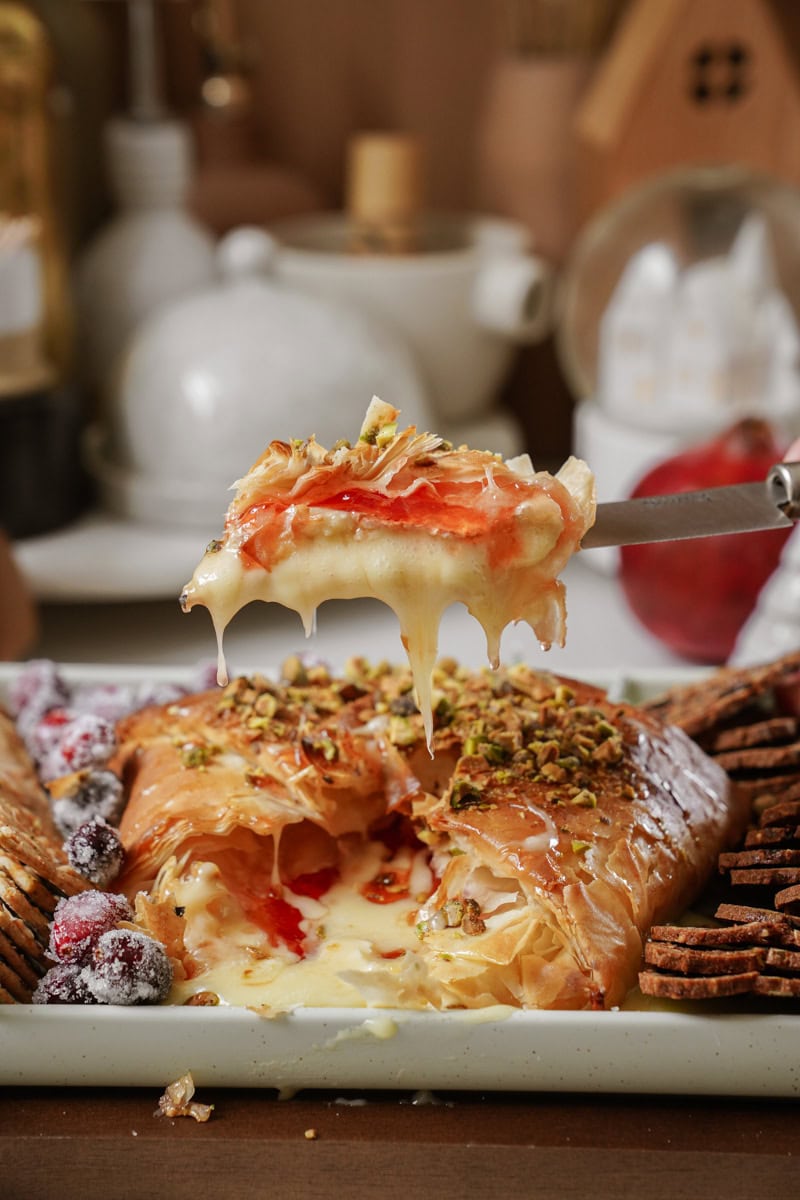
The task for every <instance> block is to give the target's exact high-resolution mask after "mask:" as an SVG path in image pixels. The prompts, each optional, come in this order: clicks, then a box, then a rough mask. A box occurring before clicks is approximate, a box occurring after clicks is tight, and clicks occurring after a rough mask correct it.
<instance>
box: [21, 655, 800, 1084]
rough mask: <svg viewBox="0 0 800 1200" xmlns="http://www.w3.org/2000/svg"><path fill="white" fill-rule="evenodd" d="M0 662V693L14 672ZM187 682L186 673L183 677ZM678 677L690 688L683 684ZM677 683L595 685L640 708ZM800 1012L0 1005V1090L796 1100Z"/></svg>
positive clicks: (129, 674)
mask: <svg viewBox="0 0 800 1200" xmlns="http://www.w3.org/2000/svg"><path fill="white" fill-rule="evenodd" d="M13 670H14V668H13V667H8V666H0V689H1V688H2V686H3V684H7V683H8V681H9V680H10V679H11V678H12V677H13ZM65 673H66V674H67V675H68V677H69V678H70V679H72V680H73V681H76V682H80V681H82V680H86V681H87V682H92V683H98V682H111V681H114V682H123V683H125V682H137V681H142V680H145V679H154V678H155V679H161V680H165V679H176V678H180V677H181V674H182V672H180V671H179V670H176V669H174V668H172V669H170V668H165V667H154V668H145V667H143V668H137V669H135V670H132V669H131V668H130V667H124V668H123V667H120V668H113V667H91V668H85V667H72V668H67V669H66V671H65ZM183 674H185V672H183ZM696 674H697V673H696V672H691V677H696ZM688 677H689V673H686V674H681V675H678V674H675V673H673V674H669V675H667V674H664V673H661V674H659V675H655V674H647V675H645V676H638V677H633V676H629V677H622V676H615V677H611V676H606V677H605V678H601V677H599V676H598V675H597V674H596V673H593V674H592V678H593V679H594V680H595V681H596V682H599V683H603V684H605V685H607V686H608V687H609V689H610V690H611V691H612V692H613V694H615V695H622V694H625V695H631V697H632V698H635V699H640V698H641V697H642V696H643V695H646V694H653V693H655V692H657V691H659V690H661V689H662V688H664V687H666V686H669V685H670V684H672V683H675V682H678V681H679V680H680V679H684V678H688ZM798 1045H800V1014H795V1013H776V1012H775V1011H770V1012H767V1011H764V1012H759V1011H753V1010H752V1007H751V1008H750V1009H749V1010H747V1011H745V1010H744V1009H743V1008H742V1009H741V1010H737V1009H736V1008H735V1007H732V1006H731V1007H728V1008H726V1009H725V1010H724V1011H720V1010H719V1009H712V1008H711V1007H709V1008H708V1009H707V1010H706V1009H703V1008H702V1006H696V1008H695V1011H693V1012H685V1011H659V1010H656V1011H633V1010H627V1009H623V1010H620V1011H612V1012H600V1013H589V1012H520V1011H517V1010H512V1009H508V1008H492V1009H486V1010H479V1011H454V1012H446V1013H441V1012H405V1011H395V1010H388V1009H377V1008H363V1009H347V1010H343V1009H300V1010H296V1011H294V1012H293V1013H290V1014H287V1015H284V1016H280V1017H263V1016H259V1015H258V1014H256V1013H254V1012H250V1011H248V1010H245V1009H233V1008H224V1007H220V1008H170V1007H168V1006H163V1007H158V1008H130V1009H127V1008H117V1007H109V1008H103V1007H87V1008H84V1007H78V1006H71V1005H65V1006H53V1007H36V1006H32V1005H22V1004H20V1005H11V1006H2V1005H0V1085H3V1086H7V1085H35V1086H76V1087H80V1086H124V1087H139V1086H155V1087H163V1086H165V1085H166V1084H167V1083H169V1082H170V1081H171V1080H173V1079H176V1078H177V1077H178V1076H180V1075H182V1074H183V1073H184V1072H185V1071H191V1072H192V1075H193V1077H194V1080H195V1082H196V1083H197V1084H199V1085H215V1086H219V1087H254V1088H276V1089H278V1090H279V1091H281V1092H284V1093H286V1092H291V1091H294V1090H296V1089H301V1088H326V1089H353V1088H355V1089H374V1088H378V1089H387V1088H388V1089H403V1090H405V1089H412V1090H416V1089H436V1090H445V1089H446V1090H453V1089H455V1090H465V1089H474V1090H479V1091H487V1090H503V1091H506V1090H507V1091H540V1092H557V1091H565V1092H566V1091H571V1092H594V1093H598V1092H651V1093H665V1094H666V1093H671V1094H681V1093H683V1094H705V1095H731V1096H734V1095H747V1096H761V1097H767V1096H770V1097H796V1096H798V1095H800V1059H798V1056H797V1047H798Z"/></svg>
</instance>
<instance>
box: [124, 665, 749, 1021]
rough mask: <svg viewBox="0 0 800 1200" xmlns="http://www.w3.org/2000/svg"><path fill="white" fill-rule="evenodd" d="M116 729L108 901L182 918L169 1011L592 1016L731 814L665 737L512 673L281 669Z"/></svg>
mask: <svg viewBox="0 0 800 1200" xmlns="http://www.w3.org/2000/svg"><path fill="white" fill-rule="evenodd" d="M284 675H285V678H284V679H283V681H282V682H280V683H275V682H270V681H268V680H266V679H262V678H250V679H246V678H238V679H235V680H233V681H232V682H231V683H230V684H229V685H228V686H227V687H226V688H225V689H224V690H222V691H211V692H205V693H202V694H200V695H197V696H194V697H190V698H188V699H186V700H181V701H179V702H178V703H176V704H172V705H170V706H167V707H164V708H151V709H146V710H144V711H142V712H141V713H140V714H137V715H135V716H132V717H130V718H127V719H126V720H125V721H124V722H123V723H122V725H121V727H120V738H121V742H120V751H119V755H118V760H117V763H116V767H117V769H118V770H119V771H120V772H121V774H122V776H123V778H124V780H125V782H126V787H127V789H128V792H129V801H128V806H127V809H126V812H125V816H124V820H123V825H122V833H123V837H124V840H125V843H126V846H127V851H128V866H127V869H126V874H125V875H124V876H123V878H122V879H121V881H120V882H119V886H120V887H122V888H123V889H124V890H126V891H127V892H129V893H130V894H134V893H135V892H137V891H138V890H139V889H148V890H149V891H150V906H151V909H152V912H153V914H154V921H157V917H158V913H159V911H161V912H162V913H163V914H164V915H165V916H170V917H174V914H175V913H176V912H177V914H178V915H179V917H180V920H181V922H182V930H181V931H180V933H181V936H180V937H179V936H176V937H175V939H174V943H173V946H172V947H171V952H172V953H173V954H178V955H179V956H180V958H181V960H182V965H183V971H182V972H179V975H180V974H181V973H182V974H185V976H186V978H185V979H180V980H179V982H178V983H176V985H175V988H174V993H173V996H172V999H173V1000H174V1001H176V1002H181V1001H185V1000H187V999H189V998H191V997H195V998H196V1002H200V1001H206V1002H208V1001H210V1002H214V1001H215V1000H216V998H219V999H221V1000H222V1002H227V1003H234V1004H249V1005H252V1006H254V1007H259V1008H262V1009H263V1010H264V1011H268V1012H280V1011H285V1010H286V1009H289V1008H291V1007H293V1006H295V1005H302V1004H305V1005H345V1006H349V1005H379V1006H406V1007H416V1008H420V1007H423V1008H424V1007H434V1008H449V1007H468V1008H472V1007H482V1006H487V1005H491V1004H495V1003H501V1004H509V1005H516V1006H531V1007H541V1008H587V1007H588V1008H600V1007H604V1006H605V1007H608V1006H612V1005H615V1004H618V1003H620V1002H621V1001H622V1000H623V999H624V997H625V995H626V993H627V992H628V990H629V989H630V988H631V987H632V986H633V985H634V984H635V981H636V976H637V970H638V968H639V965H640V957H641V950H642V942H643V937H644V936H645V935H646V932H647V930H648V929H649V927H650V925H651V924H652V923H653V922H654V921H660V920H662V919H667V918H670V917H672V916H675V915H676V914H678V913H679V912H680V911H681V910H682V909H683V908H684V907H685V905H686V904H687V903H688V902H689V901H690V900H691V899H692V898H693V896H695V895H696V893H697V892H698V891H699V889H700V888H701V886H702V884H703V882H704V880H705V879H706V877H707V875H708V873H709V872H710V871H711V870H712V868H713V866H714V864H715V862H716V857H717V854H718V852H719V850H720V849H721V847H722V846H723V845H724V844H726V843H727V842H728V841H729V840H731V839H733V838H734V837H735V836H738V834H739V832H740V830H741V827H742V824H743V821H744V811H743V804H742V801H741V800H740V799H739V798H738V797H737V795H736V794H735V792H734V791H733V790H732V785H731V784H730V783H729V781H728V779H727V776H726V775H725V774H724V773H723V771H722V770H720V769H719V768H718V767H717V766H716V765H715V764H714V763H712V762H711V761H710V759H708V758H707V757H706V756H705V755H704V754H703V752H702V751H701V750H700V749H698V747H697V746H696V745H695V744H694V743H693V742H691V741H690V740H689V738H688V737H687V736H686V735H684V734H683V733H682V732H681V731H680V730H678V729H675V728H671V727H667V726H663V725H661V724H660V723H659V722H658V721H657V720H656V719H654V718H653V717H651V716H649V715H647V714H646V713H643V712H641V711H639V710H637V709H635V708H633V707H631V706H629V705H626V704H621V703H613V702H611V701H610V700H609V699H608V698H607V697H606V696H605V694H604V693H603V692H602V691H600V690H599V689H596V688H594V687H591V686H588V685H584V684H578V683H574V682H571V681H568V680H563V679H559V678H557V677H555V676H552V675H549V674H543V673H537V672H534V671H532V670H529V669H527V668H524V667H511V668H509V669H508V670H502V671H490V670H488V669H487V670H486V671H484V672H482V673H470V672H468V671H466V670H465V669H462V668H458V667H456V666H455V664H447V663H444V664H439V665H438V666H437V667H436V668H435V669H434V671H433V676H432V694H431V699H432V712H433V733H432V745H433V750H434V756H433V757H431V755H430V754H429V753H428V749H427V746H426V735H425V730H424V726H423V720H422V717H421V714H420V712H419V709H418V707H417V704H416V702H415V699H414V692H413V686H412V677H411V674H410V672H409V671H408V670H406V669H403V670H398V669H389V668H388V667H385V666H384V667H378V668H374V669H372V668H370V667H369V666H368V665H367V664H365V663H364V662H361V661H353V662H352V663H350V664H349V666H348V669H347V671H346V673H345V674H344V675H343V676H342V677H341V678H333V677H331V676H330V675H329V674H328V672H327V671H326V670H325V669H324V668H322V667H310V668H306V667H304V666H303V665H302V664H301V663H300V662H299V661H297V660H295V661H293V662H292V663H290V664H288V665H287V667H286V668H285V669H284Z"/></svg>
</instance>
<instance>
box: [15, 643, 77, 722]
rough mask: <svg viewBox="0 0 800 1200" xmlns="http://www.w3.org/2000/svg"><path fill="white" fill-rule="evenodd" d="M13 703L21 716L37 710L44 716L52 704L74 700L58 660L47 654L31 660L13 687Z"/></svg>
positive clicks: (16, 713) (61, 704)
mask: <svg viewBox="0 0 800 1200" xmlns="http://www.w3.org/2000/svg"><path fill="white" fill-rule="evenodd" d="M8 696H9V704H10V706H11V711H12V712H13V713H14V716H15V717H17V718H20V717H22V716H23V715H26V714H28V713H29V712H31V711H33V712H35V714H36V716H37V717H41V716H43V715H44V714H45V713H46V712H48V711H49V710H50V709H51V708H65V707H66V706H67V705H68V704H69V701H70V686H69V684H68V683H67V681H66V680H65V679H64V677H63V676H62V675H61V674H60V673H59V671H58V668H57V667H56V665H55V663H53V662H51V661H50V660H49V659H46V658H37V659H33V660H32V661H31V662H29V663H27V664H26V665H25V666H24V667H23V668H22V670H21V671H20V673H19V675H17V677H16V679H15V680H14V682H13V683H12V684H11V686H10V687H9V692H8Z"/></svg>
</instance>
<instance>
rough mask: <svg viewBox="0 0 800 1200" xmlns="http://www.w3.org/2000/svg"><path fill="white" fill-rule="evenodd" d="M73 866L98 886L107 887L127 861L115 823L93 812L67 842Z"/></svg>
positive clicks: (69, 857)
mask: <svg viewBox="0 0 800 1200" xmlns="http://www.w3.org/2000/svg"><path fill="white" fill-rule="evenodd" d="M64 849H65V850H66V853H67V858H68V859H69V862H70V866H72V867H73V868H74V870H76V871H77V872H78V874H79V875H82V876H83V877H84V879H88V880H89V882H90V883H93V884H94V885H95V886H96V887H99V888H104V887H107V886H108V884H109V883H111V881H112V879H116V877H117V875H119V873H120V870H121V868H122V864H123V862H124V861H125V850H124V849H123V846H122V840H121V838H120V836H119V833H118V832H117V830H116V829H115V828H114V827H113V825H109V823H108V821H106V820H105V819H104V818H103V817H100V816H94V817H92V818H91V819H90V820H88V821H84V823H83V825H79V826H78V828H77V829H76V830H75V832H74V833H73V834H72V835H71V836H70V837H69V838H67V841H66V842H65V843H64Z"/></svg>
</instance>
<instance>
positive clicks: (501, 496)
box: [181, 400, 595, 744]
mask: <svg viewBox="0 0 800 1200" xmlns="http://www.w3.org/2000/svg"><path fill="white" fill-rule="evenodd" d="M398 415H399V414H398V411H397V410H396V409H394V408H392V407H391V406H390V405H386V404H383V403H382V402H381V401H379V400H373V402H372V404H371V405H370V408H369V410H368V412H367V416H366V419H365V422H364V425H363V426H362V431H361V436H360V439H359V441H358V442H357V443H356V445H355V446H354V447H351V446H349V445H348V444H345V445H343V446H340V447H335V448H334V449H333V450H331V451H328V450H325V448H324V447H322V446H320V445H319V444H318V443H317V442H316V441H315V440H314V439H313V438H311V439H309V440H308V441H305V442H295V443H292V444H291V445H290V444H288V443H285V442H272V443H271V444H270V446H269V447H268V448H267V450H266V451H265V452H264V454H263V455H262V456H261V458H260V459H259V460H258V462H257V463H256V464H255V465H254V466H253V468H252V469H251V471H250V472H249V473H248V475H247V476H245V477H244V479H242V480H240V481H239V483H238V485H237V488H238V490H237V493H236V497H235V499H234V501H233V502H232V504H231V506H230V508H229V510H228V514H227V517H226V527H225V532H224V534H223V536H222V538H220V539H218V540H215V541H213V542H212V543H211V544H210V545H209V547H208V549H207V551H206V554H205V555H204V557H203V559H202V561H201V562H200V564H199V565H198V567H197V569H196V571H195V573H194V575H193V577H192V579H191V581H190V582H189V583H188V584H187V586H186V588H185V589H184V592H183V594H182V596H181V604H182V607H183V609H184V611H187V612H188V611H189V610H190V609H191V608H193V607H194V606H195V605H198V604H202V605H205V606H206V607H207V608H208V610H209V612H210V614H211V617H212V621H213V624H214V629H215V631H216V637H217V644H218V651H219V662H220V681H221V682H224V681H225V680H226V678H227V676H226V672H225V664H224V657H223V652H222V639H223V633H224V630H225V628H226V627H227V625H228V624H229V623H230V621H231V620H232V619H233V617H234V616H235V615H236V613H237V612H238V611H239V610H240V609H241V608H243V607H244V606H245V605H247V604H250V603H251V602H252V601H255V600H261V601H265V602H276V603H279V604H281V605H283V606H284V607H286V608H289V609H292V610H294V611H296V612H297V613H299V615H300V617H301V620H302V622H303V625H304V628H305V631H306V634H307V635H310V634H311V633H312V631H313V628H314V620H315V614H316V611H317V608H318V607H319V605H320V604H322V603H323V602H324V601H326V600H351V599H356V598H373V599H376V600H379V601H381V602H383V603H384V604H387V605H388V606H389V607H390V608H391V609H393V610H394V612H395V613H396V615H397V618H398V621H399V624H400V633H401V637H402V641H403V645H404V646H405V648H406V651H407V654H408V658H409V663H410V666H411V670H412V674H413V678H414V685H415V691H416V698H417V704H418V706H419V709H420V711H421V713H422V715H423V721H424V725H425V731H426V735H427V738H428V743H429V744H430V739H431V731H432V713H431V703H432V700H431V673H432V671H433V668H434V665H435V662H436V657H437V646H438V634H439V625H440V622H441V618H442V615H443V613H444V611H445V610H446V609H447V608H448V607H449V606H450V605H452V604H455V603H463V604H464V605H466V607H467V609H468V611H469V612H470V613H471V614H472V616H474V617H475V618H476V620H477V621H478V622H479V623H480V625H481V626H482V627H483V630H484V632H485V634H486V642H487V654H488V658H489V661H490V662H491V663H492V665H493V666H495V667H496V666H497V665H498V662H499V657H500V639H501V635H502V632H503V630H504V629H505V627H506V626H507V625H508V624H510V623H512V622H517V621H525V622H527V623H528V624H529V625H530V626H531V628H532V630H533V632H534V634H535V635H536V637H537V638H538V639H539V641H540V643H541V644H542V646H543V647H545V648H547V647H549V646H550V645H552V644H554V643H555V644H563V642H564V636H565V629H566V608H565V595H564V586H563V584H562V583H561V582H560V580H559V578H558V576H559V574H560V573H561V571H562V570H563V569H564V567H565V566H566V564H567V562H568V561H569V558H570V557H571V556H572V554H573V553H574V552H575V551H576V550H577V549H578V548H579V547H580V541H581V538H582V537H583V535H584V533H585V532H586V530H587V529H588V528H589V527H590V525H591V524H592V521H593V520H594V511H595V499H594V479H593V476H592V474H591V472H590V470H589V468H588V467H587V466H586V464H585V463H583V462H581V461H580V460H579V459H575V458H570V459H569V460H568V461H567V462H566V463H565V464H564V466H563V467H562V468H561V470H560V471H559V472H558V474H557V475H550V474H549V473H547V472H544V471H540V472H536V471H534V469H533V466H532V465H531V462H530V459H529V458H528V456H527V455H522V456H520V458H518V459H514V460H510V461H508V462H504V461H503V460H502V458H501V457H500V456H499V455H495V454H490V453H488V452H484V451H476V450H469V449H467V448H465V447H462V448H460V449H458V450H454V449H453V448H452V447H450V446H449V445H447V444H446V443H443V442H442V439H441V438H438V437H436V436H434V435H431V434H425V433H423V434H418V433H417V431H416V429H415V428H414V427H413V426H411V427H410V428H408V429H406V430H404V431H402V432H401V433H397V432H396V428H397V426H396V422H397V417H398Z"/></svg>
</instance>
